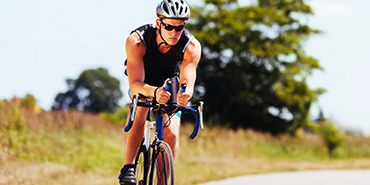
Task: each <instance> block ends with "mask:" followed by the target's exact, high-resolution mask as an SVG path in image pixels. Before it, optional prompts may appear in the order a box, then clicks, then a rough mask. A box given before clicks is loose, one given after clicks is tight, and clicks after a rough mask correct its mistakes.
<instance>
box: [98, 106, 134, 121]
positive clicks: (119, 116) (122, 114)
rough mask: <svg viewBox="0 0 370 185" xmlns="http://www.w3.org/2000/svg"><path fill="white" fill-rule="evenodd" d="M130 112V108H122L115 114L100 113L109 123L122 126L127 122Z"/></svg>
mask: <svg viewBox="0 0 370 185" xmlns="http://www.w3.org/2000/svg"><path fill="white" fill-rule="evenodd" d="M129 112H130V108H129V107H120V108H118V109H117V110H116V111H115V112H113V113H106V112H104V113H100V116H101V117H103V118H104V119H107V120H108V121H110V122H112V123H116V124H122V123H124V122H125V120H126V117H127V116H128V114H129Z"/></svg>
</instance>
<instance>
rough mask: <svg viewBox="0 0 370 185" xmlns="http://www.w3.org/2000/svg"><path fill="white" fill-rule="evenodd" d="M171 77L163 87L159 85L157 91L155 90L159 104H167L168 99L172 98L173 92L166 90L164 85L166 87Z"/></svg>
mask: <svg viewBox="0 0 370 185" xmlns="http://www.w3.org/2000/svg"><path fill="white" fill-rule="evenodd" d="M168 80H170V79H167V80H166V81H165V82H164V84H163V85H162V87H159V88H158V89H157V91H156V92H155V97H156V101H157V102H158V103H159V104H165V103H167V102H168V100H169V99H170V98H171V93H170V92H168V91H166V90H165V89H164V87H166V84H167V81H168Z"/></svg>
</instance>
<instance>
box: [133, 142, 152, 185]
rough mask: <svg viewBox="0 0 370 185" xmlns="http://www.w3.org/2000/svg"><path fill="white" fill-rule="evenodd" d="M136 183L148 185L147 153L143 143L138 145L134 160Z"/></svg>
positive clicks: (148, 164)
mask: <svg viewBox="0 0 370 185" xmlns="http://www.w3.org/2000/svg"><path fill="white" fill-rule="evenodd" d="M135 165H136V168H135V169H136V182H137V184H138V185H147V184H148V174H149V173H148V172H149V166H150V163H149V151H147V150H146V147H145V145H143V143H142V144H141V145H140V148H139V151H138V152H137V155H136V159H135Z"/></svg>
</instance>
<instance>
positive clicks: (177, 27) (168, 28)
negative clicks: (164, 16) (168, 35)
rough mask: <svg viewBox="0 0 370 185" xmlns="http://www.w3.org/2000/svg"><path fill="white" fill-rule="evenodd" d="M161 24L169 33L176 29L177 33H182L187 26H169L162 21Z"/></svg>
mask: <svg viewBox="0 0 370 185" xmlns="http://www.w3.org/2000/svg"><path fill="white" fill-rule="evenodd" d="M161 23H162V24H163V26H164V29H166V30H168V31H172V30H173V29H175V30H176V31H181V30H183V29H184V27H185V24H183V25H180V26H172V25H169V24H165V23H163V22H162V20H161Z"/></svg>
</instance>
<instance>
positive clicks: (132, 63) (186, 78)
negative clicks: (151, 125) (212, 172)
mask: <svg viewBox="0 0 370 185" xmlns="http://www.w3.org/2000/svg"><path fill="white" fill-rule="evenodd" d="M156 12H157V16H158V18H157V19H156V22H155V25H151V24H147V25H143V26H141V27H139V28H137V29H136V30H134V31H133V32H132V33H131V34H130V36H129V37H128V38H127V40H126V54H127V76H128V81H129V85H130V97H132V96H133V95H134V94H141V95H143V96H145V97H148V98H153V99H154V100H155V101H157V102H158V103H160V104H165V103H167V102H168V101H169V100H170V98H171V100H170V101H171V102H175V103H177V104H178V105H180V106H186V105H187V104H188V102H189V100H190V98H191V97H192V95H193V92H194V83H195V79H196V67H197V65H198V63H199V60H200V55H201V45H200V43H199V41H198V40H196V39H195V38H194V37H193V35H192V34H191V33H190V32H189V31H188V30H186V29H184V27H185V23H186V20H188V19H189V16H190V9H189V7H188V5H187V4H186V3H185V2H184V0H163V1H162V2H160V3H159V4H158V6H157V9H156ZM180 63H181V65H180ZM167 80H171V81H172V83H173V84H175V87H176V89H177V90H176V91H172V96H171V93H170V92H167V91H166V90H165V89H164V87H165V85H166V82H167ZM180 82H181V84H186V85H187V88H186V91H185V92H183V93H180V92H179V91H178V89H179V86H180ZM175 93H176V95H175ZM148 111H149V108H145V107H138V108H137V111H136V116H135V121H134V124H133V127H132V128H131V131H130V132H128V133H127V135H126V145H125V160H124V165H123V168H122V169H121V173H120V175H119V177H118V178H119V183H120V184H124V185H136V179H135V165H134V163H135V156H136V153H137V151H138V148H139V146H140V144H141V140H142V138H143V134H144V125H145V120H146V116H147V114H148ZM180 117H181V113H179V112H178V113H176V114H175V116H173V117H171V118H169V117H168V116H167V115H164V122H165V123H167V122H168V123H170V124H169V125H168V126H167V127H166V128H165V129H164V131H163V135H164V141H165V142H166V143H168V144H169V145H170V147H171V149H172V152H173V156H174V158H176V155H177V154H178V147H179V145H178V138H179V129H180ZM169 119H170V120H169ZM127 120H128V119H127Z"/></svg>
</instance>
